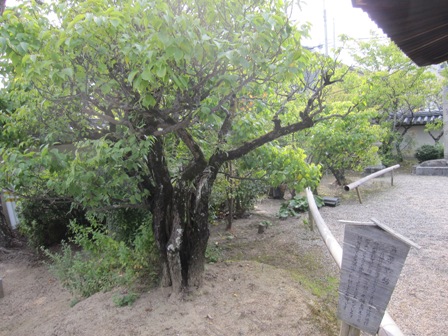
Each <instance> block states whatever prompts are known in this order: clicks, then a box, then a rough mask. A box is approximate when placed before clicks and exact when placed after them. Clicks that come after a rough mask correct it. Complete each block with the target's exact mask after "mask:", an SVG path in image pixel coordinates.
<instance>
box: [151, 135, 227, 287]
mask: <svg viewBox="0 0 448 336" xmlns="http://www.w3.org/2000/svg"><path fill="white" fill-rule="evenodd" d="M148 167H149V168H150V171H151V172H152V175H153V176H152V178H153V179H152V181H159V185H157V186H155V185H151V181H146V183H145V185H146V186H149V189H150V191H151V199H150V200H148V201H149V205H150V209H151V213H152V215H153V231H154V236H155V238H156V241H157V244H158V248H159V252H160V258H161V263H162V285H163V286H172V287H173V291H174V292H180V291H182V290H183V289H184V288H186V287H199V286H200V285H201V282H202V273H203V271H204V264H205V250H206V248H207V243H208V238H209V235H210V234H209V228H208V215H209V212H208V211H209V210H208V205H209V199H210V194H211V190H212V186H213V183H214V181H215V179H216V175H217V172H218V168H219V167H218V166H215V167H211V166H207V167H204V168H202V165H199V166H198V167H197V171H196V174H195V175H196V178H194V180H193V181H191V182H192V183H188V182H189V181H183V180H178V181H176V184H175V185H173V184H172V183H171V179H170V174H169V171H168V167H167V164H166V161H165V158H164V155H163V148H162V143H161V141H156V142H155V144H154V147H153V148H152V152H151V154H150V156H149V160H148Z"/></svg>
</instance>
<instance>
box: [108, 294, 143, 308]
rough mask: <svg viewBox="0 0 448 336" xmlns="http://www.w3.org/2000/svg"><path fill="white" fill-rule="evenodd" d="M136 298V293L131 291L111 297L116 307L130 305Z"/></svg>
mask: <svg viewBox="0 0 448 336" xmlns="http://www.w3.org/2000/svg"><path fill="white" fill-rule="evenodd" d="M137 299H138V294H136V293H133V292H131V293H127V294H123V295H121V296H114V297H113V298H112V301H113V302H114V303H115V305H116V306H117V307H124V306H132V304H133V303H134V302H135V300H137Z"/></svg>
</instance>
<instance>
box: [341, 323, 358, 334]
mask: <svg viewBox="0 0 448 336" xmlns="http://www.w3.org/2000/svg"><path fill="white" fill-rule="evenodd" d="M359 335H361V330H359V329H357V328H355V327H352V326H351V325H349V324H347V323H345V322H342V324H341V333H340V334H339V336H359Z"/></svg>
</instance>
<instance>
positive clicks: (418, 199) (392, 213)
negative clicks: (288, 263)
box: [321, 174, 448, 336]
mask: <svg viewBox="0 0 448 336" xmlns="http://www.w3.org/2000/svg"><path fill="white" fill-rule="evenodd" d="M369 183H370V182H369ZM371 183H375V184H377V185H378V184H384V188H383V190H380V191H378V192H374V193H370V194H365V195H364V194H363V191H362V190H363V186H361V187H360V191H361V193H362V196H363V204H359V202H358V201H357V200H344V201H343V202H342V204H341V205H340V206H338V207H336V208H329V207H324V208H322V209H321V215H322V217H323V218H324V220H325V222H326V223H327V225H328V226H329V227H330V230H331V231H332V232H333V234H334V235H335V237H336V239H337V240H338V241H339V242H340V243H342V240H343V229H344V226H343V225H342V224H341V223H339V222H337V220H338V219H346V220H354V221H364V222H365V221H369V219H370V218H372V217H375V218H377V219H378V220H379V221H380V222H382V223H384V224H386V225H388V226H389V227H391V228H392V229H394V230H396V231H397V232H398V233H401V234H402V235H404V236H406V237H407V238H409V239H411V240H412V241H414V242H415V243H417V244H418V245H420V246H421V247H422V248H421V249H420V250H417V249H414V248H411V250H410V252H409V254H408V257H407V260H406V263H405V265H404V268H403V271H402V273H401V276H400V279H399V281H398V284H397V286H396V288H395V291H394V294H393V296H392V299H391V301H390V303H389V308H388V311H389V313H390V314H391V316H392V318H393V319H394V320H395V322H396V323H397V324H398V326H399V327H400V328H401V330H402V332H403V333H404V334H405V335H407V336H413V335H415V336H423V335H434V336H436V335H437V336H440V335H448V265H447V261H448V245H447V243H448V178H446V177H443V176H440V177H438V176H415V175H408V174H398V175H397V174H396V175H395V178H394V186H390V177H381V178H377V179H375V180H374V181H373V182H371ZM366 188H368V186H366ZM353 193H355V192H354V191H353Z"/></svg>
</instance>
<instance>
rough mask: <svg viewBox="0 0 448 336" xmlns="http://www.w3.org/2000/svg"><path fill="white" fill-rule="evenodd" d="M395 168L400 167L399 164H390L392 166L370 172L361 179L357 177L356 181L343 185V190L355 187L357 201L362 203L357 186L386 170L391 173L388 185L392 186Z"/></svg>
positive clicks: (382, 173) (384, 172)
mask: <svg viewBox="0 0 448 336" xmlns="http://www.w3.org/2000/svg"><path fill="white" fill-rule="evenodd" d="M397 168H400V165H399V164H397V165H395V166H392V167H389V168H384V169H381V170H380V171H377V172H375V173H373V174H370V175H368V176H366V177H363V178H362V179H359V180H358V181H355V182H353V183H350V184H347V185H346V186H344V190H345V191H350V190H353V189H356V193H357V194H358V199H359V203H362V198H361V193H360V192H359V189H358V187H359V186H360V185H361V184H363V183H365V182H367V181H369V180H371V179H373V178H375V177H378V176H381V175H384V174H386V173H387V172H391V175H390V185H392V186H393V185H394V169H397Z"/></svg>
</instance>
